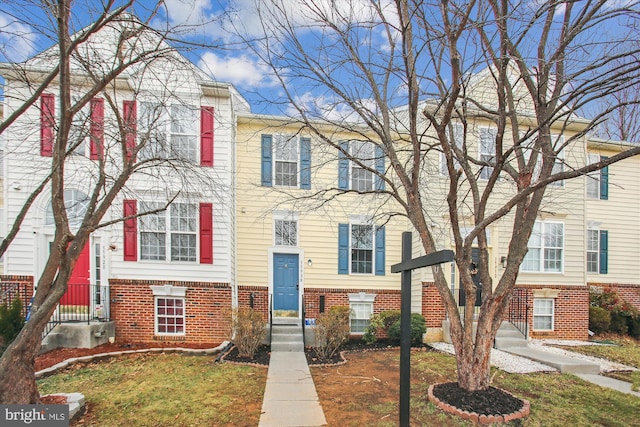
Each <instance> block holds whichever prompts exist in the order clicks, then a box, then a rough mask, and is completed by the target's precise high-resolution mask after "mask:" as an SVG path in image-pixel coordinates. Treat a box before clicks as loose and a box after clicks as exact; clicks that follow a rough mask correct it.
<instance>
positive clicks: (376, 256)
mask: <svg viewBox="0 0 640 427" xmlns="http://www.w3.org/2000/svg"><path fill="white" fill-rule="evenodd" d="M338 274H375V275H377V276H384V275H385V228H384V227H376V226H375V225H373V224H372V223H371V222H366V221H360V220H358V221H354V222H352V223H350V224H339V225H338Z"/></svg>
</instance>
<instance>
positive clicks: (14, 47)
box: [0, 12, 37, 62]
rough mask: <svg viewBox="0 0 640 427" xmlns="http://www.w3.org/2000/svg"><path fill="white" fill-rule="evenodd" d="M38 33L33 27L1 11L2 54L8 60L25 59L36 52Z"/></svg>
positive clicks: (0, 36) (0, 40)
mask: <svg viewBox="0 0 640 427" xmlns="http://www.w3.org/2000/svg"><path fill="white" fill-rule="evenodd" d="M36 38H37V36H36V33H35V32H34V31H33V29H32V28H31V27H29V26H28V25H25V24H23V23H21V22H16V21H15V19H14V18H12V17H10V16H8V15H5V14H3V13H2V12H0V55H2V56H4V57H5V59H6V60H8V61H16V62H21V61H25V60H26V59H27V58H28V57H29V56H31V55H32V54H33V53H34V52H35V41H36Z"/></svg>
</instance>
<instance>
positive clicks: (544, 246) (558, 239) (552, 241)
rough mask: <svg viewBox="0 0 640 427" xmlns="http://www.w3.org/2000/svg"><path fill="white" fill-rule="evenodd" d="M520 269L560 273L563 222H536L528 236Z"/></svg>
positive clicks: (562, 248) (561, 265)
mask: <svg viewBox="0 0 640 427" xmlns="http://www.w3.org/2000/svg"><path fill="white" fill-rule="evenodd" d="M528 248H529V250H528V252H527V255H526V256H525V257H524V259H523V260H522V266H521V269H522V271H528V272H537V271H539V272H546V273H550V272H553V273H561V272H562V271H563V255H564V224H563V223H560V222H536V223H535V224H534V226H533V230H532V232H531V237H530V238H529V243H528Z"/></svg>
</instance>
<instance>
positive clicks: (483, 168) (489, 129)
mask: <svg viewBox="0 0 640 427" xmlns="http://www.w3.org/2000/svg"><path fill="white" fill-rule="evenodd" d="M478 132H479V134H478V160H480V161H483V160H482V156H483V155H487V156H492V157H493V159H494V160H495V158H496V135H497V133H498V130H497V129H496V128H494V127H491V126H481V127H479V128H478ZM483 132H487V133H488V135H489V136H492V138H493V139H492V141H491V142H492V143H493V152H484V151H482V133H483ZM493 169H494V168H493V167H489V166H480V171H479V174H478V179H480V180H483V181H486V180H488V179H489V178H490V177H491V174H492V173H493ZM484 174H487V176H486V177H483V175H484Z"/></svg>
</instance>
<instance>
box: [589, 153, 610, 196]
mask: <svg viewBox="0 0 640 427" xmlns="http://www.w3.org/2000/svg"><path fill="white" fill-rule="evenodd" d="M606 159H607V157H605V156H599V155H597V154H589V156H588V164H590V165H591V164H594V163H598V162H599V161H601V160H606ZM587 197H588V198H589V199H600V200H607V199H608V198H609V166H606V167H604V168H602V169H600V170H597V171H593V172H590V173H589V174H588V175H587Z"/></svg>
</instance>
